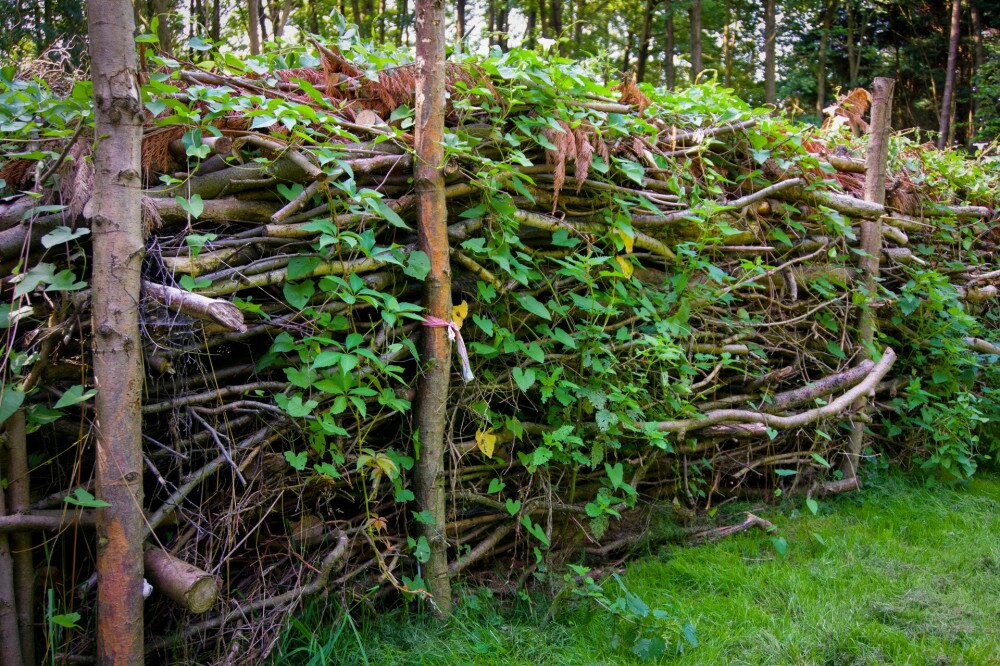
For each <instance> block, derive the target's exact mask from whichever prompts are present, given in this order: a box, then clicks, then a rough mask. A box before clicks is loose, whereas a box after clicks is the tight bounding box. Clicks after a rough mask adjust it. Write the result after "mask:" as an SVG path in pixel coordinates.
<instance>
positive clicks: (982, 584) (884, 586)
mask: <svg viewBox="0 0 1000 666" xmlns="http://www.w3.org/2000/svg"><path fill="white" fill-rule="evenodd" d="M998 509H1000V478H998V477H996V476H995V475H994V476H987V475H980V476H978V477H977V478H976V479H975V480H973V481H972V482H971V483H969V484H967V485H964V486H956V487H951V488H946V487H944V486H941V485H933V486H927V485H924V484H921V483H919V482H917V481H915V480H912V479H905V478H899V477H892V478H887V479H883V480H881V481H880V484H879V486H878V487H877V488H871V489H869V490H865V491H863V492H862V493H860V494H857V495H855V496H845V497H841V498H838V499H837V500H835V501H832V502H825V501H821V502H819V503H818V505H817V511H816V514H815V515H814V514H813V512H812V510H811V507H807V506H806V505H805V504H804V503H801V506H797V505H794V504H791V503H790V504H787V505H785V506H784V507H783V508H782V509H781V510H780V511H774V512H772V513H770V514H767V515H768V518H769V519H770V520H771V521H773V522H774V523H775V524H777V525H778V526H779V529H780V533H781V535H782V536H783V537H784V538H785V539H786V541H787V550H786V551H785V555H784V556H782V555H780V554H779V553H778V552H777V550H776V548H775V546H774V544H773V542H772V541H771V539H770V537H769V536H768V535H767V534H765V533H763V532H749V533H744V534H741V535H738V536H735V537H732V538H729V539H727V540H725V541H722V542H719V543H715V544H709V545H704V546H699V547H695V548H676V547H672V546H667V547H650V548H649V551H648V554H647V555H646V556H645V557H642V558H640V559H637V560H636V561H635V562H634V563H633V564H631V565H630V566H629V567H628V569H627V570H626V571H625V572H624V573H623V574H622V575H621V577H620V582H621V585H622V587H621V588H620V587H619V585H618V582H617V581H616V580H614V579H609V580H606V581H605V582H604V584H603V591H602V592H601V594H605V595H608V596H609V597H611V598H613V599H623V600H625V601H626V603H627V601H628V599H629V595H628V594H622V590H628V591H629V594H633V595H635V596H636V597H638V598H639V599H640V600H641V601H640V602H638V606H640V607H641V606H647V607H649V608H664V609H666V608H670V609H671V610H670V612H671V614H672V615H673V617H675V618H678V621H679V624H677V625H676V628H677V629H680V630H681V631H683V628H684V626H685V625H686V624H687V623H690V624H691V626H692V627H693V629H692V630H691V631H693V632H694V633H693V635H694V636H696V640H697V647H694V646H692V645H691V644H687V645H686V649H684V651H683V652H680V651H679V650H678V649H677V648H678V646H680V645H681V644H682V643H683V642H684V638H683V636H682V634H681V633H674V634H673V636H672V638H673V641H674V642H673V643H670V642H669V641H668V642H667V645H666V649H665V650H664V653H663V655H662V656H661V657H660V658H659V659H658V660H656V662H658V663H679V664H946V663H950V664H993V663H996V658H997V655H1000V636H998V633H997V631H996V627H997V617H998V614H1000V598H998V596H997V594H996V592H997V590H998V589H1000V536H998V534H1000V513H998ZM732 517H733V516H729V517H728V519H731V518H732ZM561 608H562V610H560V611H559V612H557V613H556V614H555V618H554V620H553V621H551V622H549V623H547V624H543V622H542V620H543V619H544V617H545V615H546V611H547V608H546V606H545V605H544V604H537V603H534V602H533V601H531V600H528V599H525V598H519V599H517V600H516V601H513V602H510V603H503V602H501V600H500V599H498V598H497V597H496V596H495V595H494V594H493V593H491V592H488V591H482V590H480V591H476V592H473V593H470V594H468V595H466V598H465V602H464V604H463V605H462V607H461V609H460V610H459V611H458V612H457V614H456V617H455V619H454V620H453V622H452V624H451V625H450V626H449V627H448V628H447V629H442V628H441V627H440V626H439V625H436V624H434V623H433V622H431V621H430V620H429V619H428V618H427V617H425V616H424V615H423V614H420V613H413V612H412V611H411V612H409V613H407V612H406V611H405V610H404V611H400V612H399V614H397V615H396V616H394V617H392V618H388V617H387V616H386V615H384V614H383V615H379V616H377V617H376V616H372V615H366V614H365V613H356V614H355V616H356V619H354V620H352V619H350V618H349V617H348V616H340V617H339V618H338V620H337V624H336V625H334V626H332V627H331V625H330V619H329V618H328V617H325V616H324V613H323V610H322V608H321V607H320V606H319V605H313V606H310V607H308V608H307V609H305V611H304V613H303V614H302V616H301V617H300V618H299V619H297V620H294V621H292V622H291V624H289V625H288V628H287V629H286V631H285V633H284V634H283V637H282V641H281V644H280V650H279V653H278V657H277V659H276V661H275V663H303V664H304V663H326V662H322V661H316V659H318V658H320V654H321V652H320V651H321V649H325V650H326V652H324V654H327V655H330V654H336V655H337V660H338V661H340V662H342V663H354V664H428V665H429V664H459V663H461V664H484V665H489V664H497V665H500V664H502V665H504V666H510V665H512V664H628V663H642V661H643V660H642V659H641V658H640V656H639V655H637V654H635V653H634V652H633V650H632V647H634V644H631V643H629V644H626V643H624V642H623V641H622V640H621V639H622V633H621V631H622V626H621V623H620V622H619V621H618V618H617V616H616V615H615V614H614V613H611V615H609V613H608V610H607V609H606V608H605V607H604V604H602V603H600V602H598V601H591V602H588V603H581V604H578V605H577V606H575V607H574V606H572V605H564V606H561ZM661 626H664V627H665V626H667V625H661ZM644 656H645V655H644ZM656 662H654V663H656ZM646 663H649V662H646Z"/></svg>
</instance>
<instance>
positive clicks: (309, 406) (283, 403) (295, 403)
mask: <svg viewBox="0 0 1000 666" xmlns="http://www.w3.org/2000/svg"><path fill="white" fill-rule="evenodd" d="M274 401H275V402H276V403H278V406H279V407H281V408H282V409H283V410H285V412H287V413H288V415H289V416H291V417H292V418H296V419H299V418H302V417H304V416H308V415H309V414H311V413H312V410H314V409H316V407H317V406H318V405H319V402H317V401H316V400H306V401H305V402H303V401H302V396H301V395H299V394H295V395H293V396H292V397H291V398H289V397H288V396H286V395H285V394H283V393H279V394H277V395H276V396H274Z"/></svg>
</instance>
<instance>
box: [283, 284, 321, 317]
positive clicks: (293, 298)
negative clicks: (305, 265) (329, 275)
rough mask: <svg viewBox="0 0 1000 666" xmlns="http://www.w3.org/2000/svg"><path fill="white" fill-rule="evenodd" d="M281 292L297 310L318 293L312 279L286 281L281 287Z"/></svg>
mask: <svg viewBox="0 0 1000 666" xmlns="http://www.w3.org/2000/svg"><path fill="white" fill-rule="evenodd" d="M281 293H283V294H284V295H285V300H286V301H288V304H289V305H291V306H292V307H293V308H295V309H296V310H301V309H302V308H304V307H305V306H306V303H308V302H309V299H310V298H312V296H313V294H315V293H316V287H315V285H313V281H312V280H306V281H305V282H297V283H295V282H286V283H285V285H284V286H283V287H282V288H281Z"/></svg>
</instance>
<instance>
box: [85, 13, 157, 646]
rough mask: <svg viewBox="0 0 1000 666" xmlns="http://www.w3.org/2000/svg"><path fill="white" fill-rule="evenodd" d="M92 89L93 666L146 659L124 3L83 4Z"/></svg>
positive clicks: (135, 172)
mask: <svg viewBox="0 0 1000 666" xmlns="http://www.w3.org/2000/svg"><path fill="white" fill-rule="evenodd" d="M87 23H88V27H89V34H90V62H91V72H92V78H93V84H94V114H95V115H94V130H95V142H94V196H93V197H92V198H91V200H90V203H88V204H87V210H86V211H85V213H86V215H87V216H88V217H89V218H90V221H91V232H92V237H93V248H94V257H93V278H92V285H91V286H92V290H93V323H92V330H93V332H94V333H93V343H92V344H93V359H94V379H95V383H96V385H97V398H96V403H95V415H96V428H95V430H96V433H97V450H96V457H97V465H96V466H97V495H98V497H99V498H100V499H102V500H104V501H106V502H108V503H109V504H110V506H108V507H106V508H104V509H98V512H97V661H98V663H99V664H116V665H118V664H121V665H125V664H137V665H138V664H142V663H143V633H142V632H143V622H142V620H143V618H142V611H143V596H142V575H143V564H142V542H143V539H144V537H145V529H144V528H145V524H144V520H143V514H142V509H143V497H142V412H141V409H140V399H141V391H142V386H143V381H144V377H143V372H142V338H141V337H140V333H139V285H140V271H141V268H142V258H143V251H144V242H143V233H142V211H141V209H140V201H141V196H142V190H141V186H142V179H141V176H140V159H139V158H140V152H141V144H142V126H143V121H144V111H143V108H142V101H141V99H140V95H139V81H138V77H137V71H136V57H135V39H134V37H133V34H134V32H135V23H134V19H133V14H132V3H131V2H130V1H129V0H89V1H88V3H87Z"/></svg>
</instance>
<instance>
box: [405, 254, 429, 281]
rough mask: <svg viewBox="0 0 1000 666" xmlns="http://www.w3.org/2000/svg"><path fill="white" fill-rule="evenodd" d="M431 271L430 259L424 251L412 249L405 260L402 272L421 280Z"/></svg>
mask: <svg viewBox="0 0 1000 666" xmlns="http://www.w3.org/2000/svg"><path fill="white" fill-rule="evenodd" d="M430 272H431V260H430V257H428V256H427V253H426V252H423V251H421V250H414V251H413V252H411V253H410V257H409V258H408V259H407V260H406V267H405V268H403V273H405V274H406V275H409V276H410V277H411V278H413V279H414V280H423V279H424V278H425V277H427V274H428V273H430Z"/></svg>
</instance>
